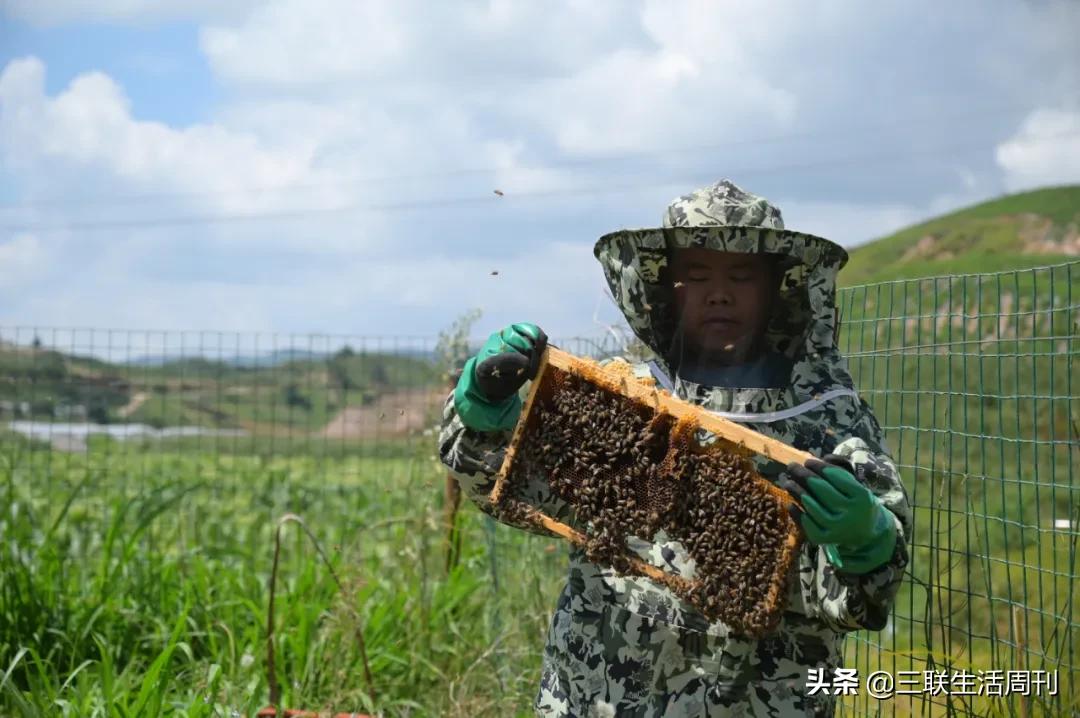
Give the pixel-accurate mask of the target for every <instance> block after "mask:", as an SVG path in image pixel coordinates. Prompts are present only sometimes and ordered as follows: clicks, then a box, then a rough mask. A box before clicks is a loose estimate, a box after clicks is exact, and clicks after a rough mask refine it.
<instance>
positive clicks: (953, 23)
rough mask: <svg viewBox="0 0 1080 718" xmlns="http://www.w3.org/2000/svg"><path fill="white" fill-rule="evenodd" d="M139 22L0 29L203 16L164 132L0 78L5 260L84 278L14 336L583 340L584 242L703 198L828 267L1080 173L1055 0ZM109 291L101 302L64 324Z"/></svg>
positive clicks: (23, 8) (126, 16) (43, 299)
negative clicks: (722, 197)
mask: <svg viewBox="0 0 1080 718" xmlns="http://www.w3.org/2000/svg"><path fill="white" fill-rule="evenodd" d="M152 5H153V7H151V4H150V3H138V2H136V1H135V0H103V2H99V3H88V2H81V0H79V1H78V2H74V3H60V2H54V1H53V0H41V2H34V3H30V2H27V1H26V0H13V2H11V3H8V4H6V5H5V12H6V13H7V15H8V16H9V17H15V18H21V19H23V20H26V21H30V22H37V23H61V22H70V23H77V22H82V21H87V20H98V21H101V20H111V21H114V22H133V23H139V22H157V21H161V20H168V19H186V20H194V21H195V22H198V23H200V32H199V48H200V51H201V52H202V57H201V58H191V59H192V61H195V60H197V59H201V60H202V61H205V62H206V63H207V64H208V66H209V68H210V70H211V72H212V74H213V77H214V78H215V79H216V81H217V82H218V83H219V85H218V90H219V91H220V93H221V101H220V103H219V104H218V105H217V106H215V107H213V108H212V110H208V111H207V112H206V113H205V116H207V117H209V119H208V120H206V121H204V122H201V123H199V124H194V125H188V126H181V125H178V124H176V123H168V122H148V121H146V120H145V119H142V118H141V117H140V112H139V110H140V108H139V107H137V106H133V104H132V101H131V99H129V96H128V94H127V93H126V92H125V88H124V87H123V86H121V85H120V84H118V82H117V81H116V79H115V78H114V77H110V76H109V75H107V74H103V73H100V72H89V71H88V72H85V73H83V74H81V75H78V76H77V77H75V78H74V79H72V80H71V81H70V82H68V83H67V84H66V85H65V86H64V87H62V88H61V89H60V90H59V91H49V92H46V89H45V87H46V84H45V71H46V69H45V66H44V63H42V62H41V61H39V60H37V59H34V58H24V59H20V60H15V61H12V62H10V63H9V64H8V66H7V67H6V68H4V69H3V71H2V73H0V173H3V176H2V177H0V179H2V180H4V184H5V185H7V186H11V187H15V188H17V191H18V193H19V195H18V196H17V197H16V199H17V200H21V201H22V202H23V206H21V207H18V208H15V209H12V208H7V209H3V208H0V247H3V248H7V250H6V251H8V252H9V253H10V254H11V256H18V257H28V256H31V255H33V257H34V259H33V261H34V262H37V263H39V264H40V263H41V262H42V261H44V260H43V259H42V257H43V256H47V257H50V258H51V259H50V260H49V261H51V262H54V264H53V265H52V266H53V270H52V271H54V272H59V271H66V270H71V272H70V276H72V277H74V279H69V280H68V282H67V283H66V284H64V285H63V286H62V287H60V288H59V289H58V288H57V287H55V286H53V285H52V284H51V283H50V284H49V285H48V286H47V287H46V286H45V285H44V284H42V285H41V286H42V287H43V289H42V291H41V292H39V293H37V292H36V293H34V294H35V296H34V297H33V298H32V299H21V300H19V301H20V303H19V304H7V306H6V308H5V309H4V310H3V312H6V315H5V316H7V317H16V315H20V316H30V315H31V314H32V315H33V316H35V317H48V318H49V321H65V322H68V321H76V320H80V321H81V320H83V319H85V320H86V321H89V322H92V323H97V321H96V320H94V316H95V313H96V312H103V313H106V314H109V315H110V316H114V317H116V319H115V323H116V324H118V325H120V324H129V325H131V324H134V325H138V326H161V327H163V328H170V327H174V326H193V325H195V324H202V325H204V326H205V325H209V324H213V325H216V326H222V327H224V328H251V329H264V328H265V329H281V330H298V329H311V330H318V331H328V332H329V331H336V330H340V329H343V328H348V330H350V331H357V332H364V331H372V332H390V333H396V332H399V331H401V327H403V326H408V327H409V330H410V331H415V332H421V333H422V332H428V333H431V332H434V331H436V330H437V329H438V328H439V327H441V326H445V324H446V323H447V322H448V321H450V320H451V319H452V318H453V317H454V316H456V314H457V313H458V312H459V311H460V310H461V309H462V308H464V307H466V306H477V305H480V304H483V305H485V306H486V307H488V309H489V312H488V315H487V319H486V320H485V321H491V322H493V323H495V322H498V321H504V320H505V321H517V320H521V319H522V318H530V315H531V316H534V317H535V316H539V315H541V314H542V315H543V316H542V317H540V318H542V319H543V320H544V321H545V322H547V323H548V324H550V325H551V326H552V327H553V331H555V332H560V333H561V332H562V331H574V332H576V331H584V330H586V329H588V328H590V327H591V325H592V311H593V309H594V308H595V307H596V300H597V298H598V297H599V296H600V292H601V289H602V286H603V285H602V280H601V275H600V273H599V270H598V268H597V266H596V264H595V261H594V260H593V259H592V256H591V253H590V250H591V247H592V243H593V241H594V240H595V238H596V237H597V236H599V235H600V234H602V233H604V232H607V231H611V230H614V229H618V228H620V227H628V226H652V225H655V224H656V222H657V221H658V219H659V216H660V213H661V210H662V209H663V207H664V205H665V204H666V203H667V202H668V201H669V200H670V199H671V198H673V197H674V196H676V195H677V194H680V193H683V192H685V191H687V190H689V189H692V188H693V187H697V186H702V185H704V184H707V183H708V182H711V181H713V180H715V179H718V178H720V177H725V176H726V177H731V178H732V179H733V180H735V181H736V182H739V183H740V184H743V185H744V186H746V187H747V189H749V190H750V191H753V192H756V193H760V194H764V195H765V196H767V197H769V198H770V199H775V200H776V201H777V202H778V203H779V204H780V206H781V207H782V209H783V210H784V214H785V219H786V221H787V222H788V224H789V225H790V226H792V227H794V228H797V229H803V230H805V231H810V232H814V233H816V234H821V235H824V236H827V237H831V238H833V239H836V240H837V241H839V242H841V243H843V244H847V245H854V244H857V243H859V242H861V241H866V240H869V239H872V238H874V237H878V236H882V235H884V234H887V233H889V232H891V231H893V230H895V229H897V228H899V227H900V226H903V225H905V224H908V223H910V222H913V221H917V220H919V219H922V218H924V217H925V216H926V215H927V214H930V213H936V211H938V210H941V209H948V208H952V207H953V206H955V205H956V204H958V203H966V202H968V201H976V200H978V199H981V198H984V197H986V196H990V195H995V194H998V193H1000V191H1001V190H1002V189H1003V188H1004V186H1007V187H1009V188H1014V187H1015V188H1019V187H1021V186H1030V185H1031V184H1038V183H1045V182H1056V181H1070V179H1071V181H1075V180H1076V177H1075V174H1074V175H1073V176H1072V177H1071V178H1070V177H1069V176H1068V174H1069V172H1068V168H1069V166H1073V167H1075V164H1076V160H1075V157H1076V155H1075V153H1074V152H1072V150H1069V149H1068V148H1065V151H1063V149H1062V145H1060V144H1058V145H1057V146H1056V147H1055V148H1054V149H1053V150H1051V151H1048V150H1047V144H1046V143H1047V138H1048V137H1049V135H1050V134H1052V133H1053V132H1056V131H1057V130H1056V129H1055V128H1061V127H1065V128H1068V127H1074V123H1075V122H1076V117H1075V114H1070V113H1069V112H1068V111H1066V110H1062V109H1058V110H1049V109H1044V110H1041V111H1039V112H1031V108H1032V107H1043V108H1052V107H1059V105H1060V103H1058V104H1055V98H1059V97H1060V96H1061V93H1062V91H1063V88H1068V87H1075V83H1072V84H1071V85H1070V79H1075V77H1076V68H1077V66H1078V64H1080V61H1078V58H1077V56H1076V55H1075V53H1074V49H1075V46H1074V38H1072V36H1071V34H1070V30H1069V23H1068V22H1067V20H1068V19H1070V18H1073V17H1074V16H1075V13H1074V11H1073V10H1069V9H1067V8H1066V6H1065V5H1064V4H1063V3H1062V2H1060V1H1059V0H1045V1H1044V2H1040V3H1029V4H1018V3H1009V4H1003V5H1002V6H1000V7H997V8H996V12H995V13H987V12H985V9H984V7H983V4H982V3H981V2H976V1H975V0H958V2H955V3H948V4H945V5H942V4H940V3H938V4H932V3H929V2H927V3H926V4H925V5H923V6H922V7H920V8H919V9H917V10H916V11H914V12H913V11H912V10H911V9H910V8H908V7H904V8H900V7H899V6H885V5H881V4H878V5H874V4H867V3H861V2H858V1H857V0H827V1H826V2H822V3H818V4H817V5H815V7H814V10H813V11H812V12H810V11H808V10H806V8H805V6H804V5H803V4H801V3H796V2H794V0H761V2H756V3H714V2H707V1H705V0H700V1H698V0H690V1H688V2H678V3H671V2H660V1H659V0H630V1H629V2H626V1H623V0H592V1H591V2H583V1H582V0H559V2H555V3H544V4H536V3H521V2H515V1H513V0H484V1H480V0H475V1H466V2H462V3H457V4H454V5H453V6H450V5H445V6H444V5H442V4H437V3H436V4H433V3H429V2H424V1H423V0H397V1H394V2H392V1H391V0H371V2H364V3H356V2H352V1H351V0H265V1H263V2H258V3H255V2H246V0H245V2H241V3H235V4H233V3H215V4H214V5H213V6H211V5H210V4H207V3H205V2H202V1H201V0H197V1H196V2H192V3H185V4H182V5H181V4H178V3H174V2H171V0H166V2H163V3H154V4H152ZM1074 5H1075V3H1074ZM219 6H229V7H230V8H231V9H230V10H228V11H227V12H228V13H229V14H224V13H225V12H226V11H225V10H221V9H220V8H219ZM1072 27H1075V24H1073V25H1072ZM959 28H963V29H964V30H965V32H967V33H969V34H970V35H972V36H978V37H979V38H980V42H979V43H977V44H975V45H957V44H956V42H955V37H956V33H957V31H958V29H959ZM1002 28H1006V29H1005V30H1003V29H1002ZM88 31H91V30H88ZM1002 58H1007V62H1006V61H1003V60H1002ZM89 69H90V68H88V70H89ZM134 96H136V97H137V96H138V95H137V94H136V95H134ZM991 106H993V107H991ZM988 108H989V109H988ZM1055 113H1056V114H1055ZM1025 114H1027V117H1026V119H1024V117H1025ZM1018 125H1019V126H1021V129H1020V130H1017V129H1016V128H1017V126H1018ZM1010 135H1011V137H1010ZM972 138H976V139H978V138H987V139H985V140H984V141H985V145H984V146H979V147H970V146H969V147H968V149H967V150H965V152H964V153H961V154H956V153H950V152H948V145H949V144H950V143H958V142H959V143H967V144H968V145H970V144H971V141H972ZM1002 138H1009V139H1007V140H1004V141H1003V140H1002ZM995 144H1000V146H999V147H998V148H997V151H996V153H995V150H994V146H995ZM942 145H945V147H946V149H945V150H942V151H940V152H939V151H938V149H937V148H938V147H940V146H942ZM1069 147H1072V145H1069ZM860 156H866V157H868V158H869V159H868V160H867V161H865V162H860V160H859V158H860ZM875 156H878V157H879V159H876V160H875V159H873V158H874V157H875ZM880 157H884V159H881V158H880ZM1070 163H1071V165H1070ZM495 189H498V190H500V191H501V192H503V193H504V194H503V196H501V197H500V196H497V195H495V194H494V192H493V190H495ZM110 198H112V199H110ZM260 213H261V214H265V215H267V218H266V219H263V220H259V221H247V220H242V217H243V216H245V215H249V214H260ZM229 217H239V218H241V219H238V220H237V221H204V220H212V219H214V218H219V219H221V218H225V219H228V218H229ZM113 220H123V221H122V222H119V223H117V224H114V225H112V226H110V225H109V222H110V221H113ZM162 220H164V221H162ZM94 222H99V223H102V222H103V223H105V228H100V227H99V228H98V229H86V227H87V223H90V224H93V223H94ZM125 222H127V224H125ZM155 223H157V224H155ZM42 225H44V226H47V227H48V226H56V227H63V226H69V227H74V228H75V229H73V230H72V231H71V232H69V233H62V232H52V231H37V230H35V229H34V228H35V227H38V228H40V227H41V226H42ZM80 227H81V228H80ZM19 237H23V238H22V239H17V238H19ZM25 237H32V238H33V239H32V240H29V239H25ZM35 252H36V254H35ZM495 269H497V270H499V274H498V275H494V276H493V275H491V274H490V272H491V271H492V270H495ZM83 275H87V277H86V278H84V277H83ZM106 285H107V286H109V287H112V289H110V290H109V291H110V292H111V294H108V293H106V292H103V293H102V296H111V297H112V299H111V300H109V299H104V298H103V299H101V300H100V301H98V300H87V301H80V296H82V295H83V294H85V295H87V296H89V295H91V294H93V293H95V292H100V291H101V290H100V287H101V286H106ZM94 296H97V295H94ZM117 296H124V297H138V298H139V300H138V301H133V302H120V301H116V297H117ZM538 297H542V298H543V299H538ZM3 312H0V314H2V313H3ZM76 315H78V316H76ZM192 317H200V318H201V317H206V318H207V319H205V320H203V319H200V320H199V321H194V322H193V321H191V320H190V319H191V318H192ZM0 318H2V317H0ZM616 318H617V317H616ZM607 319H612V317H610V316H608V317H607ZM491 328H494V327H491ZM481 329H485V328H481Z"/></svg>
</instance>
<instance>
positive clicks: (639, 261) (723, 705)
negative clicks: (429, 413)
mask: <svg viewBox="0 0 1080 718" xmlns="http://www.w3.org/2000/svg"><path fill="white" fill-rule="evenodd" d="M685 247H706V248H710V249H715V250H719V251H725V252H768V253H773V254H779V255H782V256H783V257H785V258H786V259H785V260H784V267H785V268H786V269H785V274H784V278H783V280H782V283H781V288H780V295H781V297H780V299H781V307H780V311H776V312H774V314H773V319H772V321H771V323H770V325H769V327H768V329H767V330H766V341H767V343H768V344H769V346H770V348H771V349H772V350H773V351H777V352H780V353H782V354H784V355H786V356H787V357H789V358H791V359H792V360H793V361H794V366H793V370H792V374H791V379H790V383H789V384H788V385H787V386H785V387H784V388H780V389H758V388H747V389H730V388H715V387H710V386H702V385H695V384H693V383H689V382H687V381H685V380H680V379H679V378H678V377H674V379H673V391H674V393H675V394H676V395H677V396H679V397H681V398H683V399H685V400H687V401H690V402H693V403H695V404H698V405H701V406H703V407H706V408H708V409H710V410H712V411H715V412H718V413H720V414H721V415H722V416H726V417H727V418H730V419H733V420H735V421H738V422H740V423H742V424H744V425H746V426H748V427H750V428H752V429H754V430H755V431H759V432H761V433H764V434H767V435H769V436H773V437H775V438H777V439H779V440H781V441H784V442H787V443H789V444H791V445H793V446H795V447H796V448H799V449H803V450H805V451H808V452H810V453H813V454H815V455H817V456H821V455H824V454H828V453H834V454H838V455H840V456H843V457H845V458H847V459H848V460H849V461H851V463H852V465H853V466H854V467H855V473H856V477H857V478H858V480H859V481H861V482H862V483H864V484H865V485H867V486H868V487H869V488H870V489H871V490H872V491H873V492H874V493H875V494H876V495H877V496H878V497H879V498H880V499H881V501H882V503H883V504H884V505H885V507H886V508H888V509H889V510H890V511H891V512H892V514H893V515H894V518H895V520H896V525H897V534H898V538H897V543H896V549H895V551H894V552H893V555H892V557H891V559H890V560H889V561H888V562H887V563H886V564H885V565H883V566H881V567H880V568H878V569H876V570H874V571H873V572H871V573H869V574H867V575H862V576H853V575H846V574H842V573H839V572H837V571H836V570H834V568H833V566H832V565H831V564H830V563H829V562H828V560H827V558H826V555H825V551H824V550H823V549H821V548H820V547H818V546H815V545H812V544H809V543H808V542H806V543H804V545H803V549H802V552H801V554H800V555H799V557H798V560H797V562H796V565H795V566H794V567H793V570H792V575H791V577H790V583H789V587H790V590H789V597H788V604H787V610H786V612H785V613H784V616H783V619H782V621H781V623H780V625H779V627H778V628H777V629H776V631H774V632H773V633H772V634H770V635H768V636H766V637H764V638H762V639H760V640H753V639H749V638H747V637H745V636H740V635H736V634H735V633H733V632H732V631H731V630H729V629H728V628H727V627H726V626H725V625H724V624H723V623H721V622H713V623H710V622H709V621H708V620H707V619H705V618H704V617H703V616H702V615H701V614H700V613H699V612H698V611H697V610H696V609H694V608H693V607H692V606H690V605H688V604H687V603H685V602H684V601H682V600H680V599H679V598H678V597H676V596H675V595H674V594H672V593H671V592H670V591H668V590H667V589H665V588H663V587H661V586H659V585H657V584H656V583H654V582H652V581H650V580H648V579H646V578H638V577H624V576H619V575H616V574H615V573H614V572H613V570H612V569H611V568H609V567H606V566H600V565H596V564H593V563H590V562H588V561H587V560H586V559H585V557H584V552H583V551H580V550H576V549H575V550H572V551H571V554H570V567H569V573H568V577H567V583H566V586H565V588H564V589H563V591H562V594H561V595H560V597H559V599H558V604H557V606H556V609H555V613H554V615H553V617H552V619H551V625H550V629H549V632H548V640H547V645H546V647H545V650H544V663H543V673H542V676H541V680H540V690H539V694H538V695H537V698H536V703H535V708H536V711H537V714H538V715H541V716H603V715H610V716H779V717H786V716H828V715H832V714H833V713H834V711H835V706H834V704H833V700H835V699H834V698H833V697H832V696H829V695H827V694H826V693H825V692H814V693H813V695H808V691H807V688H806V686H807V671H808V669H810V668H820V669H823V670H824V671H825V672H824V674H823V675H824V677H825V681H826V682H829V680H830V676H831V675H832V671H833V670H834V669H835V668H836V667H837V666H838V665H839V662H840V660H841V658H842V645H843V638H844V634H845V633H846V632H849V631H853V630H859V629H869V630H880V629H882V628H884V626H885V624H886V622H887V620H888V616H889V612H890V609H891V605H892V601H893V599H894V597H895V595H896V591H897V589H898V587H899V584H900V581H901V576H902V573H903V571H904V568H905V566H906V565H907V560H908V554H907V541H906V537H908V536H910V533H911V511H910V506H909V502H908V497H907V494H906V492H905V490H904V488H903V485H902V484H901V481H900V476H899V474H898V472H897V470H896V467H895V466H894V464H893V462H892V460H891V459H890V458H889V456H888V452H887V449H886V448H885V446H884V443H883V440H882V431H881V428H880V426H879V425H878V422H877V420H876V419H875V418H874V415H873V414H872V413H871V410H870V408H869V407H868V406H867V404H866V403H865V402H864V401H863V400H862V399H860V398H859V397H858V395H857V394H856V393H855V391H854V389H853V386H852V380H851V376H850V375H849V373H848V371H847V369H846V368H845V363H844V360H843V358H842V357H841V356H840V354H839V353H838V350H837V347H836V344H835V336H836V329H837V327H836V321H837V320H836V312H835V296H836V275H837V272H838V271H839V269H840V268H841V267H842V266H843V264H844V263H845V262H846V260H847V254H846V252H845V251H844V250H843V249H842V248H840V247H839V246H837V245H835V244H833V243H832V242H830V241H828V240H825V239H822V238H820V237H815V236H812V235H808V234H804V233H799V232H793V231H789V230H785V229H784V226H783V221H782V219H781V215H780V212H779V210H778V209H777V208H776V207H774V206H772V205H771V204H769V203H768V202H767V201H765V200H764V199H762V198H759V197H755V196H754V195H750V194H748V193H746V192H744V191H743V190H741V189H739V188H738V187H737V186H735V185H734V184H732V183H730V182H728V181H721V182H718V183H716V184H715V185H713V186H711V187H708V188H705V189H703V190H699V191H697V192H694V193H692V194H690V195H687V196H684V197H681V198H679V199H677V200H675V201H674V202H673V203H672V204H671V205H670V206H669V207H668V209H667V212H666V213H665V217H664V222H663V226H662V227H661V228H656V229H642V230H623V231H619V232H614V233H611V234H607V235H605V236H603V237H601V238H600V239H599V241H598V242H597V243H596V246H595V249H594V254H595V256H596V257H597V259H598V260H599V261H600V264H601V265H602V267H603V270H604V274H605V277H606V279H607V282H608V285H609V286H610V288H611V291H612V293H613V296H614V297H615V299H616V301H617V302H618V303H619V305H620V308H621V309H622V311H623V313H624V315H625V317H626V320H627V322H628V323H629V325H630V327H631V328H632V329H633V331H634V333H635V334H636V335H637V336H638V337H639V338H640V339H641V340H642V341H644V342H645V343H646V344H648V345H649V347H650V348H651V349H652V350H653V351H654V352H655V353H656V356H657V357H663V356H665V349H666V348H667V347H670V346H671V344H672V339H673V334H674V332H675V331H676V322H677V318H676V317H675V316H674V311H673V302H674V296H673V291H672V287H671V282H670V281H665V279H664V278H663V277H664V272H663V270H664V268H665V266H666V264H667V261H668V256H669V250H670V249H671V248H685ZM613 361H622V360H621V359H615V360H613ZM634 372H635V374H637V375H639V376H643V377H645V376H650V375H652V376H657V377H660V378H661V383H663V379H664V378H665V377H666V376H671V374H672V371H671V367H670V366H668V365H667V363H665V361H664V360H663V359H659V358H657V359H655V360H654V361H653V362H652V363H651V364H647V363H646V364H635V365H634ZM509 436H510V435H509V433H505V432H496V433H482V432H477V431H474V430H472V429H469V428H467V427H465V426H464V425H463V424H462V422H461V420H460V418H459V417H458V416H457V415H456V413H455V410H454V403H453V396H452V395H451V396H450V397H449V398H448V399H447V402H446V405H445V409H444V414H443V427H442V431H441V434H440V439H439V441H440V454H441V457H442V460H443V462H444V463H446V464H447V465H448V466H450V468H451V469H453V470H454V471H455V472H457V473H458V477H459V480H460V482H461V485H462V487H463V489H464V490H465V492H466V493H467V495H469V496H470V497H471V498H472V500H473V501H474V502H476V503H477V505H478V506H480V508H481V509H483V510H485V511H489V512H490V507H489V506H488V505H487V504H486V496H487V494H488V493H489V492H490V490H491V488H492V486H493V484H494V481H493V475H494V474H495V473H496V472H497V470H498V468H499V466H500V465H501V462H502V458H503V452H504V449H505V446H506V444H507V442H508V440H509ZM701 439H702V441H708V440H709V436H708V435H704V434H703V435H702V436H701ZM758 469H759V470H760V471H761V472H762V473H763V474H764V475H765V476H767V477H769V478H771V479H773V480H775V479H776V478H777V477H778V476H779V474H780V473H781V472H782V470H783V467H780V466H778V465H776V464H771V463H767V462H765V461H763V460H761V461H759V462H758ZM528 498H529V500H531V501H533V502H535V503H536V504H538V505H539V506H541V508H542V509H543V510H545V511H546V512H547V513H549V514H550V515H552V516H554V517H556V518H558V519H560V520H563V521H566V522H568V523H570V524H571V525H574V517H573V513H572V511H571V510H569V508H568V507H567V506H566V505H565V504H563V503H562V502H561V501H560V500H559V499H557V498H555V497H553V496H552V495H551V494H550V492H549V491H548V490H547V488H546V487H545V486H543V485H536V486H529V487H528ZM629 544H630V548H631V549H632V550H633V551H634V552H636V553H637V554H638V555H639V556H641V557H642V558H643V559H645V560H647V561H649V562H651V563H652V564H653V565H655V566H658V567H661V568H663V569H665V570H668V571H676V572H678V573H679V574H681V575H682V576H684V577H686V578H691V577H692V576H693V569H692V566H691V565H690V564H689V562H688V556H687V553H686V551H685V550H684V549H683V548H682V547H681V546H680V545H679V543H678V542H677V541H674V540H668V538H667V537H666V536H665V534H664V533H663V532H660V533H658V534H656V535H655V536H653V537H651V538H649V539H648V540H645V539H639V538H635V537H632V538H631V539H630V540H629Z"/></svg>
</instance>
